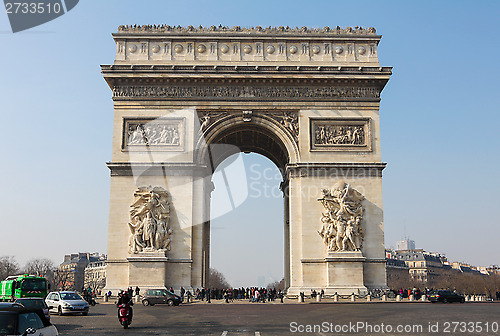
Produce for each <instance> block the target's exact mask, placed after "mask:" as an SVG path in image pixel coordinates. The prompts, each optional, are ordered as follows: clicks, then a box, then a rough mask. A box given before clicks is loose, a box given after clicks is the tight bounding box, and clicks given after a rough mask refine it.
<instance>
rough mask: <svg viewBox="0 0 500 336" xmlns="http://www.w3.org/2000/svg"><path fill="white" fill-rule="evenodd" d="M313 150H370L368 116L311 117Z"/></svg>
mask: <svg viewBox="0 0 500 336" xmlns="http://www.w3.org/2000/svg"><path fill="white" fill-rule="evenodd" d="M310 130H311V150H326V151H331V150H334V151H342V150H348V151H353V150H354V151H358V150H359V151H370V150H371V129H370V119H368V118H356V119H351V118H334V119H331V118H329V119H311V120H310Z"/></svg>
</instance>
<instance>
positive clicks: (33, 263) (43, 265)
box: [24, 258, 56, 277]
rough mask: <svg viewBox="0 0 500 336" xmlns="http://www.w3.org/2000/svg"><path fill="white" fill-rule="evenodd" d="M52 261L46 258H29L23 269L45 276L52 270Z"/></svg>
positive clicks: (53, 266) (29, 272)
mask: <svg viewBox="0 0 500 336" xmlns="http://www.w3.org/2000/svg"><path fill="white" fill-rule="evenodd" d="M55 268H56V267H55V265H54V262H53V261H52V260H50V259H46V258H38V259H31V260H30V261H28V262H27V263H26V265H25V266H24V271H25V272H26V273H28V274H33V275H36V276H43V277H46V276H47V275H50V274H51V273H53V272H54V269H55Z"/></svg>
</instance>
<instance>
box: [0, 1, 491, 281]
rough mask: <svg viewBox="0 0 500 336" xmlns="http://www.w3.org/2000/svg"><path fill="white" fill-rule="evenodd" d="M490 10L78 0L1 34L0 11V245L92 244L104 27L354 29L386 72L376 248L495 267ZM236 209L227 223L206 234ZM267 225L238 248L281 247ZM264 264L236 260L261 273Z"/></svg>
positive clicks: (36, 249)
mask: <svg viewBox="0 0 500 336" xmlns="http://www.w3.org/2000/svg"><path fill="white" fill-rule="evenodd" d="M499 14H500V2H498V1H474V2H472V1H457V0H453V1H378V2H377V1H361V0H360V1H326V0H325V1H314V0H311V1H292V0H288V1H234V0H233V1H214V0H212V1H124V0H121V1H117V0H115V1H112V0H107V1H85V0H81V1H80V3H79V4H78V5H77V6H76V7H75V8H74V9H73V10H72V11H70V12H69V13H68V14H66V15H64V16H62V17H60V18H58V19H56V20H54V21H51V22H49V23H47V24H45V25H42V26H39V27H37V28H34V29H31V30H28V31H25V32H21V33H16V34H12V33H11V31H10V26H9V24H8V21H7V16H6V14H5V13H0V42H1V44H0V74H1V78H2V80H1V81H0V95H1V100H0V115H1V122H2V126H1V128H2V139H3V140H2V141H0V154H1V158H2V164H1V165H0V174H1V175H0V176H2V184H1V185H2V192H1V194H0V204H1V218H0V223H1V227H2V234H3V237H2V244H1V245H0V256H1V255H14V256H16V257H17V258H18V260H19V261H20V262H21V263H23V262H24V261H26V260H27V259H29V258H30V257H33V256H35V255H37V256H46V257H49V258H51V259H53V260H54V261H55V262H57V263H59V262H62V259H63V255H64V254H65V253H71V252H78V251H99V252H106V244H107V221H108V211H109V210H108V206H109V203H108V198H109V172H108V169H107V168H106V166H105V162H106V161H109V160H110V158H111V136H112V115H113V105H112V100H111V92H110V90H109V88H108V86H107V85H106V83H105V82H104V80H103V79H102V75H101V74H100V68H99V65H100V64H110V63H112V62H113V59H114V54H115V45H114V42H113V39H112V37H111V33H113V32H115V31H116V29H117V27H118V26H119V25H120V24H155V23H156V24H163V23H164V24H169V25H182V26H187V25H195V26H197V25H204V26H210V25H219V24H222V25H228V26H234V25H239V26H257V25H261V26H280V25H284V26H310V27H323V26H333V27H335V26H337V25H339V26H342V27H346V26H356V25H358V26H363V27H369V26H373V27H375V28H376V29H377V32H378V33H379V34H382V35H383V38H382V41H381V44H380V47H379V57H380V63H381V65H383V66H393V67H394V75H393V76H392V78H391V80H390V81H389V83H388V85H387V87H386V88H385V90H384V92H383V94H382V105H381V128H382V129H381V132H382V133H381V134H382V158H383V161H385V162H388V167H387V169H386V170H385V171H384V173H385V174H384V209H385V233H386V245H387V246H394V245H395V242H396V241H397V240H399V239H400V238H401V237H402V236H403V235H404V233H405V232H406V234H407V235H409V236H410V237H411V238H412V239H414V240H415V241H416V244H417V247H420V248H424V249H427V250H432V251H438V252H441V253H446V254H447V256H448V257H449V258H450V259H451V260H460V261H465V262H470V263H473V264H478V265H479V264H481V265H489V264H494V263H495V264H498V263H500V260H499V257H498V256H499V255H500V244H498V239H499V237H500V225H499V224H500V223H499V219H498V210H497V209H498V205H497V204H498V202H499V199H500V197H499V195H498V190H499V189H500V188H499V187H500V178H499V177H498V174H497V173H496V170H497V167H498V166H499V163H500V162H499V155H498V154H499V148H500V147H499V145H500V141H499V138H498V125H499V123H500V116H499V107H498V103H497V97H498V92H499V89H500V85H499V83H498V76H499V74H500V71H499V67H500V63H499V62H498V56H499V54H500V43H499V37H498V15H499ZM246 160H247V161H248V160H250V161H249V164H251V163H252V162H257V163H258V164H261V165H262V166H263V168H262V169H265V167H272V164H270V163H266V162H267V160H265V159H262V158H255V156H249V157H247V158H246ZM252 160H256V161H252ZM266 165H267V166H266ZM255 202H260V203H255ZM281 203H282V200H281V198H280V197H274V198H270V199H265V198H261V199H260V201H258V200H255V199H252V200H249V201H248V202H245V203H244V204H243V205H242V206H241V207H240V208H239V209H237V210H235V211H234V213H230V214H228V215H227V218H226V216H224V217H221V218H220V219H218V220H217V221H216V223H215V224H214V230H212V238H213V239H212V240H213V242H219V241H229V240H230V237H233V238H231V239H234V236H235V232H236V233H238V232H240V233H241V232H243V231H244V230H248V228H252V225H254V223H255V217H249V216H247V215H246V214H249V213H254V211H253V212H252V209H255V206H259V209H261V212H262V214H265V216H264V217H263V218H262V219H259V221H265V220H266V219H267V218H269V222H264V223H267V224H269V225H270V226H273V225H274V226H276V225H277V224H276V223H278V224H281V222H282V221H281V216H282V213H281V212H282V211H283V210H282V208H280V207H279V206H281ZM276 204H278V205H279V206H276ZM235 219H236V220H238V225H239V226H238V227H239V229H236V228H233V229H231V230H232V231H231V230H229V229H220V228H224V227H229V225H232V222H234V221H235ZM271 224H272V225H271ZM274 226H273V229H272V230H274V231H273V232H274V235H273V237H274V236H275V235H277V237H276V238H271V239H270V238H269V237H268V236H267V235H266V234H265V233H264V235H263V237H262V239H261V240H260V241H256V242H255V243H254V244H253V246H254V247H257V246H258V247H259V251H266V253H264V254H263V255H264V256H265V255H266V254H267V255H277V253H282V251H281V250H279V251H277V250H276V249H277V248H278V249H280V248H282V247H281V246H282V243H283V242H282V238H280V236H279V235H282V230H283V229H282V227H274ZM234 230H236V231H234ZM269 230H271V228H270V229H269ZM280 230H281V231H280ZM280 232H281V233H280ZM280 239H281V240H280ZM271 240H274V241H276V242H277V243H276V244H275V245H273V244H271V243H270V241H271ZM280 244H281V245H280ZM218 245H221V244H218ZM227 246H228V247H231V249H232V250H234V251H235V252H234V254H238V253H243V254H246V255H248V256H250V257H249V258H248V260H245V261H241V263H248V262H251V261H252V260H254V259H260V260H262V259H266V258H265V257H259V254H255V252H256V251H257V249H254V250H252V251H249V250H248V249H249V248H250V247H248V246H243V245H241V244H232V245H227ZM220 248H222V247H220ZM220 248H219V247H214V248H213V249H212V254H213V256H214V259H213V260H212V262H213V265H214V266H215V267H216V268H219V269H221V271H223V272H224V273H226V274H227V276H228V278H229V279H230V280H231V281H232V282H234V284H237V283H239V282H241V281H242V279H241V277H239V275H238V274H243V273H242V272H243V271H241V270H240V269H239V268H237V267H234V262H237V261H231V262H230V260H225V259H224V258H223V257H218V258H217V256H218V255H221V254H222V253H223V252H221V251H222V250H221V249H220ZM238 249H239V250H238ZM259 253H260V252H259ZM280 258H282V255H281V256H280V257H279V258H278V259H280ZM280 260H281V259H280ZM277 262H280V261H279V260H278V261H277ZM277 262H276V261H272V260H270V262H269V264H267V263H264V264H262V263H260V261H259V263H256V264H255V263H254V264H251V265H250V268H252V269H255V270H258V271H259V272H260V271H261V270H260V268H262V272H263V273H265V274H256V276H257V275H264V276H268V274H267V273H269V275H270V276H271V277H275V278H276V277H280V276H281V274H282V273H280V272H282V270H280V268H282V265H278V266H277V264H276V263H277ZM262 265H264V266H262ZM259 267H260V268H259ZM276 269H278V272H275V274H273V273H272V272H274V271H275V270H276ZM256 273H257V271H256ZM252 281H255V280H252Z"/></svg>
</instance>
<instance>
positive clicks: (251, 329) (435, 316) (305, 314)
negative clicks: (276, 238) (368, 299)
mask: <svg viewBox="0 0 500 336" xmlns="http://www.w3.org/2000/svg"><path fill="white" fill-rule="evenodd" d="M52 323H53V324H54V325H56V327H57V328H58V330H59V333H60V335H62V336H65V335H68V336H76V335H78V336H87V335H133V336H141V335H180V336H181V335H210V336H212V335H214V336H215V335H216V336H235V335H246V336H271V335H273V336H274V335H297V334H299V335H380V334H384V335H500V325H499V324H500V303H491V302H474V303H464V304H459V303H452V304H450V303H448V304H440V303H436V304H431V303H428V302H427V303H425V302H422V303H409V302H407V303H396V302H392V303H389V302H388V303H326V302H325V303H303V304H297V303H289V304H286V303H285V304H280V303H271V304H270V303H244V302H239V304H235V303H228V304H227V303H224V302H221V301H215V302H213V303H212V304H206V303H194V304H183V305H180V306H178V307H175V306H174V307H168V306H164V305H155V306H153V307H144V306H142V305H141V304H136V305H135V306H134V320H133V322H132V325H131V326H130V329H127V330H124V329H123V328H122V327H121V325H120V324H119V322H118V318H117V309H116V307H115V306H114V305H113V304H98V305H96V306H95V307H91V309H90V313H89V315H88V316H79V315H78V316H56V315H54V316H52Z"/></svg>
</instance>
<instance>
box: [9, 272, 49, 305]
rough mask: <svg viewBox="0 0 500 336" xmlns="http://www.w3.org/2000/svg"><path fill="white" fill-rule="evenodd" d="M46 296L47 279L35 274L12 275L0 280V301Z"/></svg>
mask: <svg viewBox="0 0 500 336" xmlns="http://www.w3.org/2000/svg"><path fill="white" fill-rule="evenodd" d="M46 296H47V279H45V278H44V277H39V276H36V275H29V274H22V275H12V276H9V277H7V278H6V279H5V280H4V281H2V282H0V301H14V300H16V299H20V298H24V297H40V298H45V297H46Z"/></svg>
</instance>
